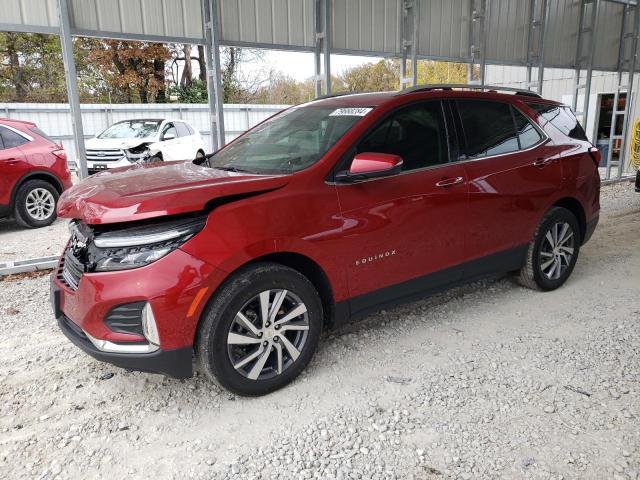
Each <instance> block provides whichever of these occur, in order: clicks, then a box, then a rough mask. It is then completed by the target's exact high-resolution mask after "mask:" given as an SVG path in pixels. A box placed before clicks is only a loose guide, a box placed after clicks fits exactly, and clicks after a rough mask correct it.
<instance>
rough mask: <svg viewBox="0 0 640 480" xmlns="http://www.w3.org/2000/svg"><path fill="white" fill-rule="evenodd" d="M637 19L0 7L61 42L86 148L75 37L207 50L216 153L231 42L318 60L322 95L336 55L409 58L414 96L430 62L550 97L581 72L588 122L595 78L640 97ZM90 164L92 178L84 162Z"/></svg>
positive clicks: (161, 5)
mask: <svg viewBox="0 0 640 480" xmlns="http://www.w3.org/2000/svg"><path fill="white" fill-rule="evenodd" d="M637 12H638V8H637V7H636V2H635V1H632V0H0V29H2V30H3V31H17V32H34V33H48V34H56V35H60V37H61V43H62V46H63V52H65V53H64V59H65V72H66V75H67V84H68V91H69V98H70V102H69V103H70V105H71V110H72V113H73V117H74V125H75V127H76V130H75V135H76V137H77V138H76V142H77V143H78V150H77V151H78V152H83V151H84V149H83V137H82V123H81V117H80V111H79V104H78V100H77V91H76V90H77V89H76V88H75V81H76V79H75V76H74V72H75V67H74V65H73V56H72V55H70V51H69V50H70V46H71V38H72V37H73V36H89V37H98V38H112V39H124V40H138V41H149V42H164V43H191V44H202V45H205V46H206V52H207V54H206V57H207V78H209V80H210V81H209V82H208V88H209V106H210V109H211V118H212V121H211V128H212V134H213V135H212V138H214V139H215V140H214V142H215V143H214V145H213V146H214V148H216V147H220V146H221V145H222V143H223V141H224V140H223V139H224V136H223V135H222V132H224V125H223V122H224V120H223V116H222V92H221V79H220V78H221V77H220V58H219V47H220V46H238V47H251V48H265V49H281V50H292V51H302V52H311V53H313V54H314V55H315V64H314V65H315V72H314V74H315V77H314V78H315V85H316V87H315V93H316V95H317V96H319V95H321V94H328V93H330V92H331V54H355V55H368V56H379V57H394V58H399V59H401V60H402V61H401V85H402V87H403V88H404V87H408V86H411V85H415V84H416V81H417V78H416V77H417V60H419V59H433V60H447V61H455V62H464V63H468V64H469V65H470V68H469V80H470V81H473V82H474V83H479V84H481V85H483V84H484V82H485V75H484V72H485V66H486V65H490V64H493V65H511V66H521V67H526V69H527V84H528V86H529V88H531V89H536V90H537V91H538V92H540V91H541V90H542V85H543V82H544V69H545V68H565V69H573V70H574V71H575V83H574V106H575V107H576V108H577V109H578V110H579V111H580V112H581V114H582V117H583V122H585V123H586V116H587V114H588V110H587V109H588V98H589V93H590V87H591V77H592V72H593V71H594V70H603V71H611V72H614V71H617V72H618V74H619V82H618V83H619V88H618V93H616V95H618V94H619V93H624V94H626V95H627V98H628V99H630V98H631V93H632V92H631V89H632V81H633V74H632V73H631V74H630V73H629V72H630V71H632V72H633V71H635V70H636V69H637V68H639V67H640V65H638V63H637V62H636V60H635V59H636V47H637V43H638V42H637V38H638V28H639V23H640V22H639V20H640V18H639V15H638V13H637ZM474 65H477V66H478V67H477V68H475V69H474V68H473V66H474ZM407 67H409V68H407ZM533 69H537V77H536V81H533ZM474 71H479V72H480V75H479V78H477V79H473V78H472V77H473V74H474ZM623 77H625V78H627V80H628V81H627V82H625V81H624V80H623ZM580 97H582V100H583V102H584V103H583V105H582V107H580V106H579V105H578V102H579V100H580ZM629 103H630V101H628V102H627V108H626V109H625V112H622V113H620V112H616V113H614V115H616V114H620V115H623V114H624V117H623V118H624V122H625V127H624V128H625V132H626V130H627V123H628V117H629V115H628V113H629V112H628V105H629ZM216 133H217V135H216ZM623 142H624V139H623ZM623 151H625V150H623ZM622 161H624V159H623V160H621V162H622ZM79 164H80V166H81V174H85V173H86V165H85V162H84V158H83V157H82V154H81V158H79ZM609 165H610V164H609ZM621 173H622V168H619V169H618V175H621Z"/></svg>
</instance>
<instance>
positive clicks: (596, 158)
mask: <svg viewBox="0 0 640 480" xmlns="http://www.w3.org/2000/svg"><path fill="white" fill-rule="evenodd" d="M589 156H590V157H591V159H592V160H593V162H594V163H595V164H596V167H597V166H599V165H600V160H602V155H600V150H598V149H597V148H596V147H589Z"/></svg>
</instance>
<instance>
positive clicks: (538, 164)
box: [533, 158, 553, 168]
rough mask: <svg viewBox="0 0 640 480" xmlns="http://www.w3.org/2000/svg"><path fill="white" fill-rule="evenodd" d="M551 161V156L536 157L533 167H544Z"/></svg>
mask: <svg viewBox="0 0 640 480" xmlns="http://www.w3.org/2000/svg"><path fill="white" fill-rule="evenodd" d="M552 162H553V158H538V159H537V160H536V161H535V162H533V166H534V167H540V168H541V167H546V166H547V165H549V164H551V163H552Z"/></svg>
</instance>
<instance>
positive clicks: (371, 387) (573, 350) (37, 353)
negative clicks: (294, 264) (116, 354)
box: [0, 183, 640, 479]
mask: <svg viewBox="0 0 640 480" xmlns="http://www.w3.org/2000/svg"><path fill="white" fill-rule="evenodd" d="M602 204H603V214H602V220H601V225H600V226H599V227H598V230H597V231H596V233H595V235H594V237H593V239H592V240H591V241H590V242H589V243H588V244H587V245H586V246H585V247H584V249H583V250H582V252H581V255H580V259H579V261H578V264H577V266H576V269H575V271H574V274H573V276H572V278H571V279H570V280H569V282H568V283H567V284H566V285H565V286H564V287H563V288H561V289H559V290H557V291H554V292H550V293H539V292H533V291H530V290H526V289H524V288H521V287H519V286H517V285H516V284H515V283H514V282H513V281H512V280H511V279H508V278H503V279H499V280H496V281H485V282H479V283H475V284H472V285H467V286H464V287H461V288H457V289H455V290H452V291H449V292H447V293H445V294H442V295H438V296H436V297H431V298H429V299H425V300H422V301H419V302H416V303H412V304H410V305H406V306H403V307H400V308H396V309H393V310H389V311H383V312H380V313H378V314H376V315H372V316H370V317H368V318H366V319H364V320H363V321H360V322H356V323H354V324H352V325H350V326H348V327H347V328H344V329H341V330H339V331H334V332H329V333H328V334H326V335H325V338H324V339H323V342H322V343H321V347H320V350H319V352H318V354H317V356H316V357H315V359H314V361H313V362H312V364H311V365H310V366H309V368H308V369H307V371H306V372H305V373H304V374H303V375H302V376H301V377H300V378H299V379H298V380H297V381H296V382H294V383H293V384H292V385H290V386H289V387H288V388H285V389H284V390H281V391H278V392H276V393H274V394H271V395H269V396H267V397H262V398H257V399H246V398H239V397H235V396H233V395H230V394H229V393H227V392H225V391H222V390H220V389H218V388H217V387H215V386H213V385H211V384H210V383H208V382H207V381H206V380H205V379H204V378H203V377H202V376H201V375H197V376H196V377H195V378H194V379H191V380H188V381H178V380H172V379H167V378H163V377H161V376H157V375H148V374H143V373H136V372H127V371H123V370H120V369H117V368H115V367H111V366H109V365H105V364H101V363H99V362H96V361H94V360H92V359H91V358H89V357H87V356H86V355H84V354H82V353H81V352H79V351H78V350H77V349H76V348H75V347H74V346H73V345H71V344H70V343H69V342H68V341H67V340H66V339H65V338H64V337H63V336H62V334H61V333H59V332H58V331H57V329H56V327H55V326H54V323H53V320H52V318H51V314H50V313H49V312H50V309H49V305H48V299H47V294H48V285H47V278H46V277H40V278H34V279H23V280H12V281H0V329H1V331H2V332H4V335H2V337H1V338H0V478H11V479H14V478H47V479H49V478H51V479H53V478H61V479H65V478H83V479H84V478H109V479H113V478H125V477H130V478H176V479H177V478H179V479H185V478H203V479H204V478H207V479H211V478H213V479H225V478H230V479H231V478H233V479H235V478H246V479H249V478H256V479H257V478H264V479H271V478H273V479H284V478H296V479H297V478H336V479H338V478H343V479H348V478H361V479H376V478H380V479H382V478H384V479H393V478H397V479H407V478H414V479H431V478H433V479H441V478H462V479H471V478H473V479H477V478H536V479H537V478H543V479H549V478H553V479H560V478H565V479H570V478H576V479H577V478H579V479H584V478H592V479H602V478H614V479H637V478H638V477H639V472H640V420H639V415H640V360H639V359H638V351H639V350H640V325H639V322H640V240H639V239H640V195H637V194H635V193H634V192H633V187H632V186H631V185H630V184H628V183H626V184H623V185H616V186H607V187H603V194H602ZM6 236H7V235H6V234H2V233H0V238H2V239H3V240H4V238H5V237H6Z"/></svg>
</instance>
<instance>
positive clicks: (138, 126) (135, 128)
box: [98, 120, 162, 138]
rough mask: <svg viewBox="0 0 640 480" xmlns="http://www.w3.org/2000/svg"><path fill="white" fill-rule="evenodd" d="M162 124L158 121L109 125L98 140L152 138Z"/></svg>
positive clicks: (129, 121) (130, 121) (136, 121)
mask: <svg viewBox="0 0 640 480" xmlns="http://www.w3.org/2000/svg"><path fill="white" fill-rule="evenodd" d="M161 123H162V122H160V121H158V120H127V121H126V122H118V123H114V124H113V125H111V126H110V127H109V128H107V129H106V130H105V131H104V132H102V133H101V134H100V135H98V138H145V137H153V136H154V135H155V134H156V132H157V131H158V127H160V124H161Z"/></svg>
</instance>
